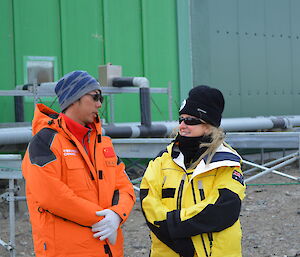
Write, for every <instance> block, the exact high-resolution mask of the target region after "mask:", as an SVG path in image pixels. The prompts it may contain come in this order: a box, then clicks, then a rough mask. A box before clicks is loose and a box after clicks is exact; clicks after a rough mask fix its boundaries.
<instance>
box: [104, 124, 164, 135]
mask: <svg viewBox="0 0 300 257" xmlns="http://www.w3.org/2000/svg"><path fill="white" fill-rule="evenodd" d="M167 132H168V130H167V128H166V127H165V126H162V125H152V126H151V127H148V126H143V125H136V126H114V125H108V126H105V125H104V126H102V133H103V135H107V136H110V137H112V138H138V137H140V138H144V137H166V136H167V135H168V134H167Z"/></svg>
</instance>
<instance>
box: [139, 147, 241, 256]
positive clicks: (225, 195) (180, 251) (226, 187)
mask: <svg viewBox="0 0 300 257" xmlns="http://www.w3.org/2000/svg"><path fill="white" fill-rule="evenodd" d="M206 160H207V158H203V160H201V162H200V163H199V164H198V165H197V167H196V168H195V169H193V170H190V169H186V168H185V165H184V157H183V155H182V153H181V152H180V151H179V149H178V147H177V146H176V145H174V144H173V143H172V144H170V145H169V146H168V147H167V149H166V150H165V151H164V152H162V153H161V154H160V155H159V156H158V157H156V158H155V159H154V160H153V161H150V163H149V165H148V168H147V170H146V172H145V175H144V177H143V180H142V183H141V191H140V198H141V205H142V210H143V213H144V215H145V218H146V221H147V225H148V226H149V228H150V230H151V239H152V247H151V254H150V256H153V257H172V256H184V257H194V256H199V257H200V256H201V257H202V256H203V257H208V256H212V257H221V256H222V257H225V256H226V257H240V256H242V250H241V237H242V233H241V227H240V222H239V214H240V209H241V200H242V199H243V198H244V196H245V184H244V181H243V174H242V171H241V168H240V163H241V157H240V156H239V155H238V154H237V153H236V152H235V151H234V150H233V149H232V148H230V147H229V146H228V145H227V144H225V143H224V144H222V145H221V146H220V147H219V148H218V149H217V152H216V153H215V154H214V156H213V158H212V160H211V162H210V163H209V164H206Z"/></svg>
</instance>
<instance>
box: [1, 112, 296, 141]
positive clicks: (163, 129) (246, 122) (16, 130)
mask: <svg viewBox="0 0 300 257" xmlns="http://www.w3.org/2000/svg"><path fill="white" fill-rule="evenodd" d="M274 118H276V117H272V118H262V117H258V118H230V119H223V120H222V123H221V125H222V127H223V129H224V130H225V131H232V132H234V131H257V130H262V129H266V130H267V129H272V128H274V123H273V122H272V120H271V119H273V121H274ZM280 118H281V117H280ZM285 118H286V119H287V120H288V121H290V122H291V125H292V126H300V116H293V117H291V116H290V117H287V116H285ZM268 120H269V121H268ZM270 121H271V122H270ZM276 126H277V125H276ZM177 127H178V121H172V122H169V121H167V122H152V125H151V127H150V128H149V127H146V126H141V125H140V124H138V123H123V124H114V125H103V130H104V132H105V133H104V134H106V135H109V136H111V137H112V138H114V137H120V138H128V137H150V136H151V137H167V136H169V135H170V134H171V133H172V131H173V130H174V129H175V128H177ZM282 128H283V129H285V128H287V124H282ZM31 133H32V132H31V127H30V126H27V127H25V126H24V127H13V128H0V145H11V144H22V143H28V142H29V140H30V139H31V137H32V136H31Z"/></svg>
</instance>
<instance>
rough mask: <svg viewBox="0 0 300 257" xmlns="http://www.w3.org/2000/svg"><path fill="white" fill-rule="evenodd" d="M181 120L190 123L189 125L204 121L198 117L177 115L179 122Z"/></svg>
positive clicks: (186, 123)
mask: <svg viewBox="0 0 300 257" xmlns="http://www.w3.org/2000/svg"><path fill="white" fill-rule="evenodd" d="M181 122H184V123H185V125H190V126H193V125H199V124H204V123H205V122H203V121H202V120H200V119H197V118H192V117H187V118H182V117H179V124H181Z"/></svg>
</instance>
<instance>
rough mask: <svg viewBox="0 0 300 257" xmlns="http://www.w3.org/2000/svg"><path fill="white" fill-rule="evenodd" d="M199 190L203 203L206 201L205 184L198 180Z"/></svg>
mask: <svg viewBox="0 0 300 257" xmlns="http://www.w3.org/2000/svg"><path fill="white" fill-rule="evenodd" d="M198 189H199V192H200V198H201V201H202V200H204V199H205V196H204V190H203V184H202V181H201V180H198Z"/></svg>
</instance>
